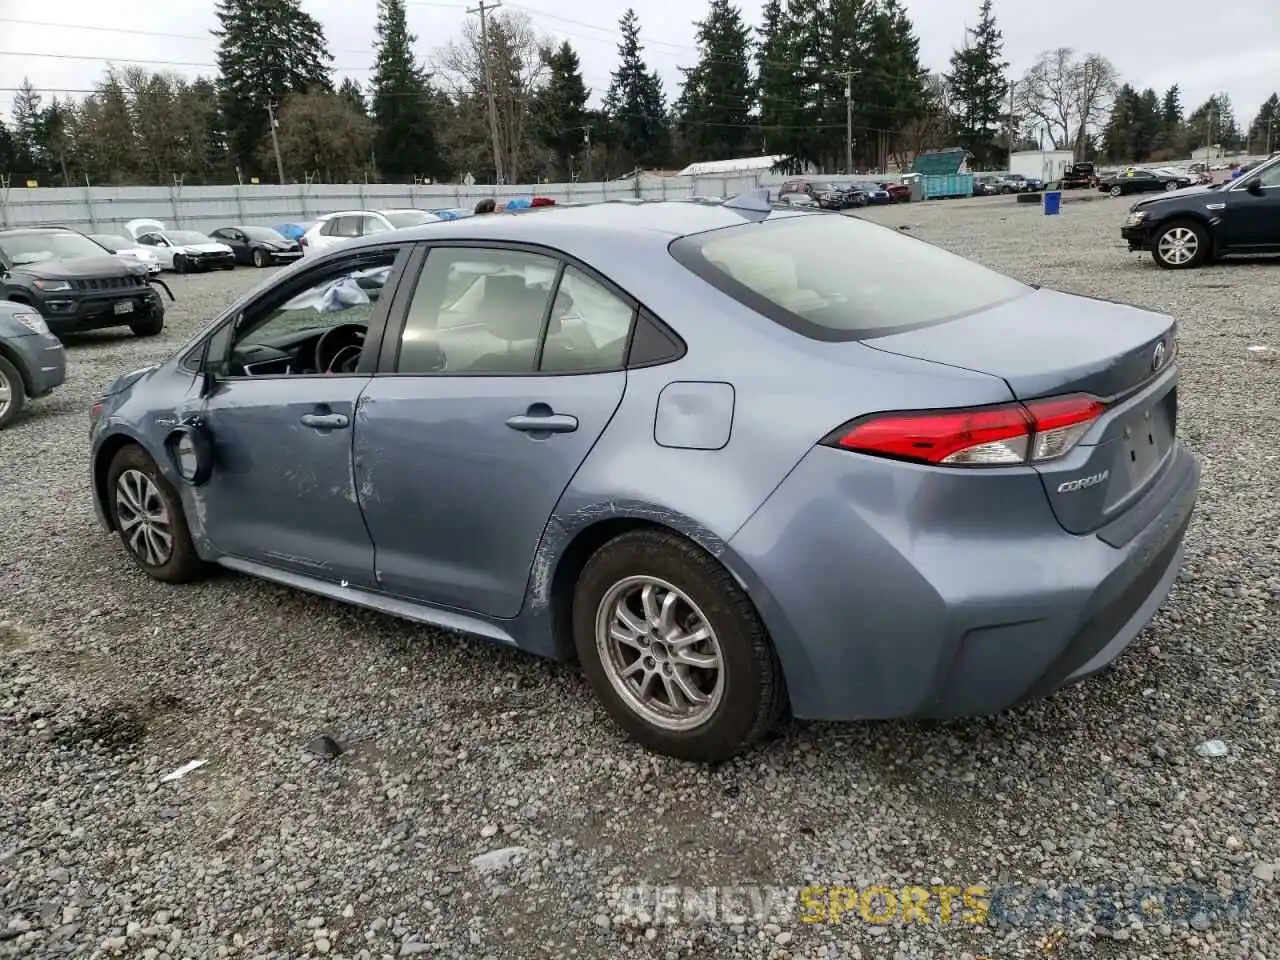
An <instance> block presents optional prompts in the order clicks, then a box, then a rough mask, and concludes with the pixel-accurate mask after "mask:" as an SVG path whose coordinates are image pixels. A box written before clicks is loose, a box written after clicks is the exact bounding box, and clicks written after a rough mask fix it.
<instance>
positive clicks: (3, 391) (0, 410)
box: [0, 370, 13, 420]
mask: <svg viewBox="0 0 1280 960" xmlns="http://www.w3.org/2000/svg"><path fill="white" fill-rule="evenodd" d="M12 404H13V384H11V383H10V382H9V378H8V377H7V376H5V372H4V371H3V370H0V420H2V419H4V415H5V414H6V413H8V412H9V407H10V406H11V405H12Z"/></svg>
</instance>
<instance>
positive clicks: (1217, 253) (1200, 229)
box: [1120, 154, 1280, 270]
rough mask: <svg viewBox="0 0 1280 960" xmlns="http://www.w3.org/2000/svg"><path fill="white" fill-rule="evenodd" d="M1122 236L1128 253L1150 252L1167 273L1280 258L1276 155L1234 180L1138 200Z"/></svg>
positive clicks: (1278, 159) (1278, 163)
mask: <svg viewBox="0 0 1280 960" xmlns="http://www.w3.org/2000/svg"><path fill="white" fill-rule="evenodd" d="M1120 235H1121V236H1122V237H1123V238H1124V239H1125V240H1127V241H1128V243H1129V249H1130V250H1150V251H1151V256H1152V259H1154V260H1155V262H1156V264H1157V265H1159V266H1161V267H1164V268H1165V269H1166V270H1186V269H1188V268H1190V267H1198V266H1200V265H1201V264H1203V263H1208V262H1209V261H1211V260H1216V259H1217V258H1219V257H1229V256H1233V255H1238V254H1252V253H1280V154H1276V155H1275V156H1273V157H1272V158H1271V159H1270V160H1268V161H1267V162H1266V163H1263V164H1259V165H1258V166H1257V167H1255V168H1254V169H1253V170H1250V171H1249V172H1248V173H1247V174H1245V175H1244V176H1242V177H1240V178H1239V179H1237V180H1230V181H1228V182H1226V183H1220V184H1214V185H1213V186H1211V187H1190V188H1188V189H1185V190H1177V191H1175V192H1173V193H1169V194H1165V195H1162V196H1159V197H1152V198H1151V199H1149V200H1139V201H1138V202H1137V203H1135V204H1134V205H1133V206H1132V207H1130V208H1129V216H1128V218H1127V219H1126V220H1125V222H1124V226H1123V227H1121V228H1120Z"/></svg>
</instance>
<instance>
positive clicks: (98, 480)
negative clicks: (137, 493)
mask: <svg viewBox="0 0 1280 960" xmlns="http://www.w3.org/2000/svg"><path fill="white" fill-rule="evenodd" d="M130 446H134V447H139V448H141V449H142V450H146V446H145V445H144V444H143V443H142V441H141V440H139V439H138V438H137V437H135V436H133V435H132V434H129V433H113V434H111V435H110V436H108V437H105V438H103V440H102V441H101V442H100V443H99V444H98V449H97V450H96V451H95V452H94V455H93V497H94V499H95V500H96V501H97V502H98V507H99V511H100V513H101V514H102V517H103V518H104V520H105V521H106V524H107V529H108V530H112V531H114V530H115V528H116V519H115V513H114V511H112V509H111V498H110V496H109V495H108V490H107V472H108V471H109V470H110V469H111V461H113V460H114V459H115V458H116V456H117V455H119V453H120V451H121V450H123V449H124V448H125V447H130Z"/></svg>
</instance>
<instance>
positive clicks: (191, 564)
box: [107, 445, 208, 583]
mask: <svg viewBox="0 0 1280 960" xmlns="http://www.w3.org/2000/svg"><path fill="white" fill-rule="evenodd" d="M107 504H108V509H109V510H110V511H111V518H112V520H113V521H114V522H115V528H116V532H117V533H118V534H119V535H120V542H121V543H123V544H124V548H125V550H126V551H128V553H129V556H130V557H132V558H133V562H134V563H136V564H137V565H138V566H139V567H141V568H142V569H143V570H144V571H145V572H146V573H147V574H148V575H149V576H151V577H153V578H154V579H156V580H159V581H161V582H163V583H190V582H191V581H193V580H197V579H199V578H200V577H201V576H203V575H204V574H205V573H206V572H207V571H208V565H207V564H206V563H205V562H204V561H203V560H201V559H200V557H199V555H198V554H197V553H196V548H195V545H194V544H193V543H192V542H191V532H190V531H189V530H188V529H187V518H186V515H185V514H184V513H183V511H182V500H181V498H180V497H179V496H178V494H177V491H175V490H174V489H173V487H172V486H170V485H169V482H168V481H167V480H165V478H164V477H163V476H162V475H161V473H160V468H159V467H157V466H156V462H155V461H154V460H152V459H151V457H150V456H148V455H147V452H146V451H145V450H143V449H142V448H141V447H139V446H136V445H130V446H127V447H125V448H124V449H123V450H121V451H120V452H119V453H117V454H116V456H115V459H114V460H112V461H111V466H110V468H109V469H108V470H107Z"/></svg>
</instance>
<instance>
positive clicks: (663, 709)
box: [595, 576, 725, 731]
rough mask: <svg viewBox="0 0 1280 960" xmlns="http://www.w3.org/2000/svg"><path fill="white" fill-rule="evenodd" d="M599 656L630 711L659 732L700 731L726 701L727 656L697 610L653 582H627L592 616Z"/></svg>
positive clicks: (631, 579) (679, 594) (667, 587)
mask: <svg viewBox="0 0 1280 960" xmlns="http://www.w3.org/2000/svg"><path fill="white" fill-rule="evenodd" d="M595 627H596V629H595V634H596V652H597V654H598V655H599V658H600V663H601V665H602V666H603V667H604V674H605V676H606V677H607V678H608V680H609V683H610V684H611V685H612V686H613V688H614V690H615V691H617V693H618V695H619V696H620V697H622V699H623V701H624V702H625V703H626V704H627V706H628V707H629V708H630V709H631V710H632V711H633V712H634V713H636V714H637V715H638V716H640V717H641V718H642V719H644V720H645V721H646V722H648V723H650V724H652V725H653V726H655V727H658V728H660V729H663V730H672V731H681V730H691V729H693V728H694V727H697V726H699V725H701V724H703V723H705V722H706V721H707V720H708V719H710V718H711V717H712V716H713V715H714V714H715V712H716V711H717V710H718V709H719V707H720V703H721V701H722V700H723V698H724V683H725V669H724V655H723V653H722V651H721V649H720V643H719V640H718V639H717V637H716V633H715V630H714V629H713V628H712V627H711V624H710V623H709V622H708V620H707V618H706V616H705V615H704V614H703V613H702V611H701V610H700V609H699V607H698V605H697V604H696V603H694V602H693V600H691V599H690V598H689V596H688V595H687V594H685V593H684V592H683V591H681V590H680V589H679V588H678V587H676V586H675V585H673V584H671V583H668V582H667V581H665V580H661V579H659V578H657V577H648V576H635V577H627V578H625V579H623V580H620V581H619V582H618V583H616V584H614V585H613V586H612V587H610V588H609V590H608V591H606V592H605V595H604V596H603V597H602V598H601V600H600V605H599V606H598V607H597V610H596V624H595Z"/></svg>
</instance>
